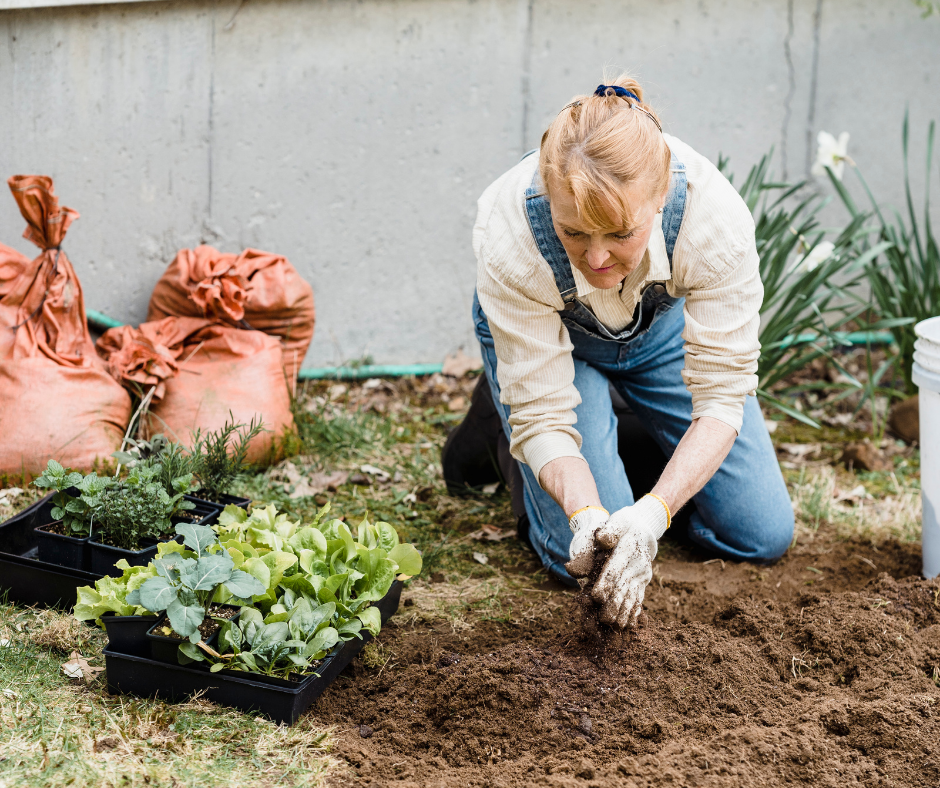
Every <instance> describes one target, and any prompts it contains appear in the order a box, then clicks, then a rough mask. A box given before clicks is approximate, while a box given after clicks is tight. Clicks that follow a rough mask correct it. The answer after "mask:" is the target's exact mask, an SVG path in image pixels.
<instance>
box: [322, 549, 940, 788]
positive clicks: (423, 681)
mask: <svg viewBox="0 0 940 788" xmlns="http://www.w3.org/2000/svg"><path fill="white" fill-rule="evenodd" d="M852 555H856V556H858V557H859V559H861V560H857V561H856V560H855V559H853V558H852ZM914 557H915V556H914V555H913V553H911V552H910V551H909V550H908V549H907V548H899V550H898V551H897V555H894V557H893V558H892V554H891V552H890V551H886V550H884V549H882V550H881V551H872V550H871V549H869V548H864V547H862V546H859V545H845V544H842V545H837V546H836V547H834V548H833V547H832V546H830V548H829V549H828V550H826V551H822V552H820V553H819V554H811V555H807V554H805V553H804V554H802V555H800V554H796V555H791V556H789V557H788V558H787V559H786V560H785V561H784V562H781V564H778V565H777V566H775V567H769V568H759V567H751V566H747V565H730V564H729V565H727V567H726V566H725V565H724V564H720V565H718V564H714V563H713V564H702V563H689V562H688V561H686V560H666V561H665V562H660V563H659V564H658V565H657V577H656V578H654V581H653V584H652V585H651V587H650V591H649V604H648V610H649V616H648V620H647V623H646V625H645V626H644V627H642V628H641V629H639V630H638V631H637V632H636V633H635V634H634V635H633V636H631V637H626V638H623V639H618V642H617V643H616V644H614V645H612V646H611V647H609V648H608V649H607V650H606V651H603V650H601V651H599V650H598V649H597V647H596V645H597V644H596V641H595V640H592V639H582V637H583V635H582V634H581V628H580V627H579V626H578V625H577V621H578V612H577V603H576V602H575V595H574V594H569V595H568V598H569V599H570V605H568V606H566V607H563V608H562V609H561V611H560V612H558V613H555V614H554V615H548V616H547V617H546V618H545V619H544V620H537V621H529V622H523V623H520V624H512V623H497V622H492V621H490V622H483V623H481V624H479V625H477V626H476V627H475V628H473V629H472V630H469V631H467V632H464V633H461V632H454V631H453V629H451V628H450V627H448V626H446V625H445V624H444V623H443V622H441V623H440V624H434V625H431V626H429V625H428V624H423V625H414V626H412V625H400V624H399V625H395V624H394V621H395V619H393V620H392V622H390V624H389V625H388V627H387V628H386V630H384V631H383V635H382V644H383V648H386V649H388V650H389V651H390V652H392V653H394V655H395V658H394V667H390V669H388V670H385V669H383V670H380V671H374V670H373V671H367V670H365V669H364V668H363V667H362V666H361V665H354V666H353V667H352V668H351V669H350V670H348V671H347V673H346V674H344V675H343V676H342V677H341V678H340V679H339V680H338V681H337V682H336V683H335V684H334V686H333V687H331V689H330V690H328V691H327V692H326V693H325V694H324V695H323V696H322V698H321V699H320V701H319V703H318V705H317V706H316V707H315V708H314V709H313V710H312V711H311V712H310V713H311V714H312V715H313V716H314V717H315V718H316V721H317V722H318V723H324V722H325V723H332V724H335V725H337V726H338V729H339V730H338V735H337V739H338V745H337V748H336V755H337V756H339V757H340V758H342V759H343V760H345V761H346V763H347V764H348V766H347V768H345V769H344V770H341V771H339V772H338V773H336V774H335V775H334V777H333V779H334V782H335V783H336V784H338V785H388V784H396V785H403V786H406V785H409V786H410V785H413V786H435V788H438V787H440V788H450V786H458V785H459V786H468V785H470V786H484V785H485V786H507V787H508V786H530V785H531V786H574V785H578V786H582V785H584V786H588V785H595V786H630V787H631V788H633V787H637V788H638V787H639V786H659V785H695V786H705V787H706V788H712V787H713V786H741V785H780V784H784V783H786V784H794V785H806V786H810V785H811V786H834V787H835V786H838V788H842V787H843V786H844V785H847V784H850V785H856V784H857V785H899V786H931V787H932V788H935V786H937V785H940V747H938V745H937V742H938V741H940V702H938V701H940V688H938V683H940V600H938V596H940V582H938V581H926V580H923V579H922V578H915V577H910V578H908V579H901V580H898V579H895V578H894V577H892V576H891V575H890V574H888V573H887V572H881V573H878V572H877V571H876V570H875V569H872V566H876V567H877V562H879V561H880V562H881V563H882V565H883V567H884V568H890V569H892V570H894V571H895V572H896V573H898V574H900V573H904V572H905V570H906V569H908V568H909V566H908V564H909V563H911V561H912V560H913V559H914ZM808 561H809V565H812V567H813V568H814V569H815V572H810V573H806V567H807V565H808V564H807V562H808ZM828 561H841V562H842V564H843V566H844V567H845V571H843V572H842V573H836V572H835V571H832V570H831V569H830V568H829V567H830V564H829V563H827V562H828ZM855 564H858V565H859V566H860V567H863V569H858V570H856V569H851V568H850V567H854V566H855ZM817 572H818V573H819V575H818V576H817V575H816V573H817ZM806 574H809V577H807V576H806ZM683 575H684V579H683ZM829 575H832V576H831V577H829ZM777 577H780V578H781V579H780V580H775V578H777ZM748 578H749V579H748ZM787 578H789V582H787V583H785V582H784V580H785V579H787ZM827 584H828V585H829V586H831V588H827V587H826V586H827ZM710 586H711V588H710ZM729 592H730V593H729ZM683 598H685V601H684V602H683ZM691 600H699V601H696V602H694V603H693V602H692V601H691ZM677 602H678V604H677ZM363 731H368V734H364V733H363Z"/></svg>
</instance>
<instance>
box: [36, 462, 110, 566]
mask: <svg viewBox="0 0 940 788" xmlns="http://www.w3.org/2000/svg"><path fill="white" fill-rule="evenodd" d="M110 482H111V480H110V479H108V478H104V477H100V476H98V475H97V474H96V473H90V474H88V475H87V476H82V474H80V473H78V472H77V471H73V470H71V469H69V468H65V467H63V466H62V465H61V464H60V463H58V462H56V461H55V460H49V462H48V464H47V465H46V470H45V471H43V473H42V475H41V476H40V477H39V478H38V479H36V480H34V481H33V484H34V485H35V486H36V487H39V488H40V489H46V490H52V491H53V495H52V502H53V507H52V518H53V521H52V522H51V523H45V524H43V525H40V526H39V527H37V528H36V529H35V532H36V537H37V544H38V558H39V560H40V561H45V562H46V563H49V564H56V565H57V566H67V567H70V568H72V569H82V570H84V569H86V568H87V567H88V564H89V554H88V537H89V535H90V533H91V527H92V523H93V518H94V512H95V506H96V503H97V501H98V496H100V494H101V493H102V492H103V491H104V490H105V488H106V487H107V486H108V485H109V484H110Z"/></svg>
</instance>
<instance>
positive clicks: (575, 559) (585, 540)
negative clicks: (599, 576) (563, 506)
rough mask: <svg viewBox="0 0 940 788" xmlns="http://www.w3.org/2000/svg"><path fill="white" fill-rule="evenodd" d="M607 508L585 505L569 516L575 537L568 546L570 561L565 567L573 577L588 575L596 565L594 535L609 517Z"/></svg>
mask: <svg viewBox="0 0 940 788" xmlns="http://www.w3.org/2000/svg"><path fill="white" fill-rule="evenodd" d="M609 516H610V515H609V513H608V512H607V510H606V509H604V508H602V507H600V506H585V507H584V508H582V509H578V511H576V512H575V513H574V514H573V515H571V517H569V518H568V525H569V527H570V528H571V532H572V533H573V534H574V537H573V538H572V539H571V547H570V548H568V557H569V561H568V563H567V564H565V569H567V570H568V574H569V575H571V576H572V577H587V576H588V575H589V574H591V568H592V567H593V566H594V536H595V534H596V533H597V531H598V529H600V528H601V527H602V526H603V525H604V524H605V523H606V522H607V518H608V517H609Z"/></svg>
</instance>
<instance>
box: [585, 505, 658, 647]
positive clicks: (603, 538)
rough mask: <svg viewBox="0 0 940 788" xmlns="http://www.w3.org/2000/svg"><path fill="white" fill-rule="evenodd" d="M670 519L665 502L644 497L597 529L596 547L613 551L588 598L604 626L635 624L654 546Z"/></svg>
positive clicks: (648, 574) (651, 570) (622, 626)
mask: <svg viewBox="0 0 940 788" xmlns="http://www.w3.org/2000/svg"><path fill="white" fill-rule="evenodd" d="M670 519H671V515H670V513H669V509H668V507H667V506H666V503H665V501H663V500H662V499H661V498H659V497H658V496H654V495H645V496H643V497H642V498H641V499H640V500H639V501H638V502H637V503H635V504H634V505H633V506H627V507H624V508H623V509H620V510H619V511H616V512H614V513H613V514H612V515H611V516H610V517H609V518H608V520H607V522H606V523H605V524H604V525H603V526H602V527H601V528H599V529H597V531H596V533H595V538H596V540H597V543H598V545H600V546H601V547H604V548H608V549H609V548H611V547H613V548H614V551H613V553H612V554H611V556H610V558H608V559H607V563H606V564H604V568H603V570H602V571H601V575H600V577H599V578H598V579H597V583H596V584H595V585H594V588H593V589H592V590H591V598H592V599H593V600H594V601H595V602H596V603H597V604H599V605H601V614H600V620H601V621H603V622H604V623H607V624H616V625H617V626H618V627H620V628H621V629H625V628H626V627H628V626H631V627H632V626H635V625H636V622H637V619H638V618H639V616H640V613H641V612H642V611H643V594H644V593H645V591H646V586H647V585H648V584H649V582H650V580H652V579H653V559H654V558H655V557H656V548H657V543H658V541H659V538H660V537H661V536H662V535H663V534H664V533H665V532H666V529H667V528H668V527H669V522H670Z"/></svg>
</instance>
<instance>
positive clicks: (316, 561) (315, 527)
mask: <svg viewBox="0 0 940 788" xmlns="http://www.w3.org/2000/svg"><path fill="white" fill-rule="evenodd" d="M329 510H330V506H329V504H327V505H326V506H324V507H323V508H322V509H321V510H320V511H319V512H318V513H317V516H316V517H315V518H314V521H313V523H312V524H310V525H306V526H301V524H300V523H299V522H297V521H292V520H290V519H289V518H288V517H287V516H286V515H284V514H278V513H277V509H276V508H275V507H274V506H268V507H267V508H266V509H255V510H254V511H252V513H251V514H250V515H249V514H248V513H246V512H245V511H244V510H243V509H239V508H237V507H235V506H227V507H226V508H225V510H224V511H223V512H222V515H221V516H220V517H219V523H218V525H215V526H213V528H214V529H215V530H217V531H218V532H219V533H220V535H221V536H222V539H223V542H222V544H223V546H224V547H225V548H226V549H227V550H228V551H229V554H230V555H232V557H233V559H235V560H236V562H237V563H238V565H239V566H240V567H241V568H243V569H244V570H245V571H246V572H249V573H251V574H253V575H254V576H255V577H257V578H258V579H259V580H261V582H262V583H264V584H265V586H266V587H267V592H266V594H265V595H264V597H260V598H255V599H254V600H253V601H254V603H255V606H256V607H258V608H260V609H261V610H262V611H269V612H268V615H267V616H266V617H265V619H264V620H265V623H273V622H274V621H277V620H284V619H283V618H280V619H278V618H275V619H272V615H276V616H282V617H283V615H284V614H285V613H286V612H287V611H289V610H290V609H291V608H292V607H293V604H294V603H295V601H296V600H297V599H300V598H301V597H303V598H305V599H307V601H308V602H309V603H310V604H312V605H314V606H318V605H324V604H327V603H331V604H333V605H334V612H333V615H332V622H331V623H332V626H333V627H334V628H335V629H336V631H337V632H338V634H339V636H340V639H341V640H349V639H351V638H354V637H361V635H360V632H361V630H362V628H363V627H364V628H365V629H367V630H368V631H369V632H370V633H372V634H373V635H377V634H378V633H379V631H380V629H381V626H382V619H381V615H380V614H379V611H378V610H377V609H376V608H374V607H371V604H372V603H373V602H376V601H378V600H380V599H382V597H384V596H385V595H386V594H387V593H388V590H389V589H390V588H391V586H392V583H393V582H394V580H395V577H396V576H397V575H398V574H403V575H406V576H413V575H417V574H418V573H419V572H420V571H421V554H420V553H419V552H418V551H417V549H415V547H414V545H410V544H401V543H400V541H399V538H398V533H397V532H396V531H395V529H394V528H393V527H392V526H391V525H389V524H388V523H382V522H379V523H374V524H373V523H369V522H367V521H365V520H364V521H363V522H362V523H361V524H360V525H359V528H358V535H357V536H355V537H354V536H353V534H352V531H351V530H350V529H349V526H347V525H346V524H345V523H344V522H342V521H340V520H326V519H325V515H326V514H327V513H328V512H329ZM295 562H296V567H294V566H293V564H294V563H295Z"/></svg>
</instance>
